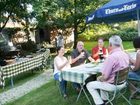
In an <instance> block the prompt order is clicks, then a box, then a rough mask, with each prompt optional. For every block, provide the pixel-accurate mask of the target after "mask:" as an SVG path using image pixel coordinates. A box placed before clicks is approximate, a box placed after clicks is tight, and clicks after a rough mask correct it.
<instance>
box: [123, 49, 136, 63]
mask: <svg viewBox="0 0 140 105" xmlns="http://www.w3.org/2000/svg"><path fill="white" fill-rule="evenodd" d="M125 53H126V54H127V55H128V57H129V63H130V64H131V65H135V63H136V60H134V59H133V58H132V57H131V56H130V55H129V53H128V52H125Z"/></svg>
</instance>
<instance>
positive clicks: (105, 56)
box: [103, 48, 108, 58]
mask: <svg viewBox="0 0 140 105" xmlns="http://www.w3.org/2000/svg"><path fill="white" fill-rule="evenodd" d="M107 56H108V50H107V49H106V48H105V53H104V54H103V57H104V58H107Z"/></svg>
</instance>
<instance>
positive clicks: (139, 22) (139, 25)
mask: <svg viewBox="0 0 140 105" xmlns="http://www.w3.org/2000/svg"><path fill="white" fill-rule="evenodd" d="M137 21H138V36H140V16H139V9H137Z"/></svg>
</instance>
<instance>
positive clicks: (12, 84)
mask: <svg viewBox="0 0 140 105" xmlns="http://www.w3.org/2000/svg"><path fill="white" fill-rule="evenodd" d="M11 87H12V88H13V87H14V82H13V77H11Z"/></svg>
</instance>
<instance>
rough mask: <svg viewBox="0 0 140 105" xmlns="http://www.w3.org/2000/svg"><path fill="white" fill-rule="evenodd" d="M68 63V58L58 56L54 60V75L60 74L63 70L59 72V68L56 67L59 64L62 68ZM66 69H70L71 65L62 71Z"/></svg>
mask: <svg viewBox="0 0 140 105" xmlns="http://www.w3.org/2000/svg"><path fill="white" fill-rule="evenodd" d="M66 61H67V58H66V57H63V58H60V57H59V56H56V57H55V58H54V73H53V74H54V75H55V74H56V73H60V71H61V70H58V68H57V66H56V63H57V65H58V66H61V65H63V64H64V63H65V62H66ZM66 68H70V64H67V65H65V66H64V67H63V68H62V70H63V69H66Z"/></svg>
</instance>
